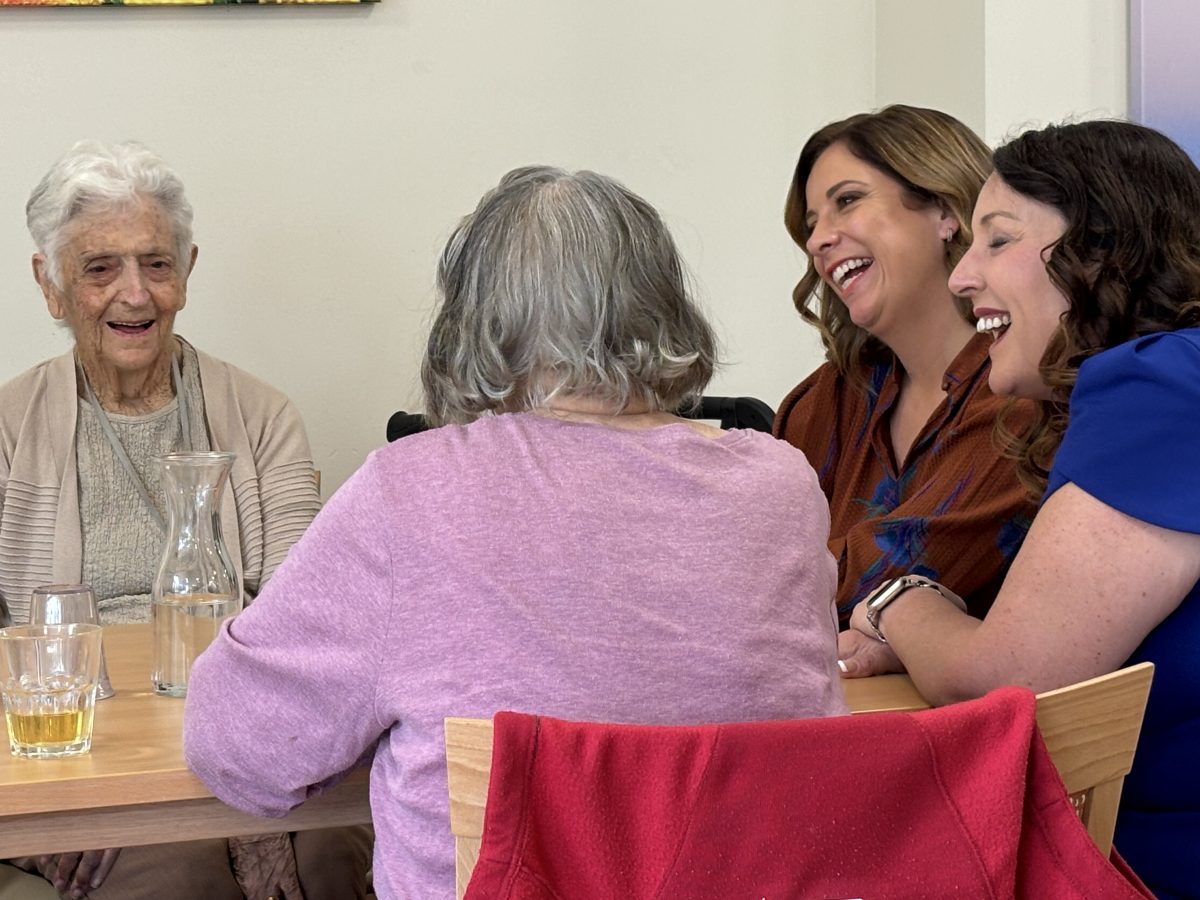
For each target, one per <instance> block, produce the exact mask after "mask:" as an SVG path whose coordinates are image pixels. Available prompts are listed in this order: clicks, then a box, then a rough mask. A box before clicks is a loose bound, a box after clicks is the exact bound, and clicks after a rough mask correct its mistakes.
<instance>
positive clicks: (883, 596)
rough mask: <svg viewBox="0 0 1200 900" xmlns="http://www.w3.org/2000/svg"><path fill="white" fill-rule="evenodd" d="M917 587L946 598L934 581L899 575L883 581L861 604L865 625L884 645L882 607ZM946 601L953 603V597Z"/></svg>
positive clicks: (957, 604)
mask: <svg viewBox="0 0 1200 900" xmlns="http://www.w3.org/2000/svg"><path fill="white" fill-rule="evenodd" d="M918 587H923V588H929V589H930V590H933V591H937V592H938V593H939V594H941V595H942V596H943V597H946V594H945V593H944V592H943V591H942V587H941V585H939V584H938V583H937V582H936V581H930V580H929V579H928V578H923V577H922V576H920V575H901V576H900V577H899V578H890V579H888V580H887V581H885V582H884V583H883V584H881V585H880V586H879V587H877V588H875V590H873V591H872V592H871V593H870V594H868V595H867V599H866V600H864V601H863V603H865V604H867V623H868V624H869V625H870V626H871V627H872V628H873V629H875V634H876V636H877V637H878V638H879V639H880V640H881V641H883V642H884V643H885V644H886V643H887V638H885V637H884V636H883V632H882V631H880V630H879V616H880V615H881V614H882V613H883V610H884V607H886V606H887V605H888V604H889V603H891V602H892V601H893V600H895V599H896V598H897V597H899V596H900V595H901V594H903V593H904V592H905V591H907V590H908V589H909V588H918ZM946 599H947V600H949V601H950V602H951V603H954V598H953V597H946ZM954 605H955V606H958V607H959V608H961V607H962V604H961V602H960V603H954Z"/></svg>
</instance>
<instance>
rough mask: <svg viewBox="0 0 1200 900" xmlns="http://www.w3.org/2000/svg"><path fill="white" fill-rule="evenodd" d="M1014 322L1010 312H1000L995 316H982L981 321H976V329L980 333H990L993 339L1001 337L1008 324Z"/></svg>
mask: <svg viewBox="0 0 1200 900" xmlns="http://www.w3.org/2000/svg"><path fill="white" fill-rule="evenodd" d="M1011 324H1012V316H1010V315H1009V314H1008V313H1000V314H999V315H995V316H980V317H979V321H978V322H976V323H975V330H976V331H978V332H979V333H980V334H990V335H991V336H992V340H995V339H996V338H998V337H1000V335H1002V334H1003V333H1004V332H1005V331H1007V330H1008V326H1009V325H1011Z"/></svg>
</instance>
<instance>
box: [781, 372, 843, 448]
mask: <svg viewBox="0 0 1200 900" xmlns="http://www.w3.org/2000/svg"><path fill="white" fill-rule="evenodd" d="M846 384H847V379H846V377H845V376H844V375H843V374H842V373H841V372H840V371H839V370H838V367H837V366H835V365H834V364H833V363H831V362H827V363H822V364H821V365H820V366H818V367H817V368H816V369H815V370H814V371H813V372H812V374H810V375H809V376H808V377H807V378H805V379H804V380H803V381H802V382H800V383H799V384H798V385H796V386H795V387H794V388H792V389H791V390H790V391H789V392H788V395H787V396H786V397H784V398H783V402H782V403H780V404H779V411H778V412H777V413H776V414H775V428H774V431H775V435H776V436H777V437H781V438H783V439H784V440H787V441H789V442H791V443H794V441H793V438H794V437H796V432H797V430H807V429H808V428H809V427H811V426H812V425H813V424H814V423H813V419H814V417H816V416H820V417H822V418H826V417H828V416H832V415H834V414H835V409H836V406H837V403H838V400H839V399H840V398H841V396H842V395H843V394H844V393H845V391H846Z"/></svg>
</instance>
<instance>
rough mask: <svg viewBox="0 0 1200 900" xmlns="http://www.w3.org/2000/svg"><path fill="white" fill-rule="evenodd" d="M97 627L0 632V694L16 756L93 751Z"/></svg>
mask: <svg viewBox="0 0 1200 900" xmlns="http://www.w3.org/2000/svg"><path fill="white" fill-rule="evenodd" d="M100 635H101V628H100V626H99V625H86V624H83V625H81V624H71V625H13V626H10V627H8V628H0V695H2V698H3V703H4V720H5V724H6V725H7V726H8V742H9V747H10V749H11V750H12V753H13V755H14V756H24V757H28V758H30V759H54V758H56V757H60V756H77V755H79V754H81V753H87V752H88V751H89V750H90V749H91V748H92V721H93V716H94V713H95V708H96V687H97V685H98V684H99V681H100V652H101V644H100Z"/></svg>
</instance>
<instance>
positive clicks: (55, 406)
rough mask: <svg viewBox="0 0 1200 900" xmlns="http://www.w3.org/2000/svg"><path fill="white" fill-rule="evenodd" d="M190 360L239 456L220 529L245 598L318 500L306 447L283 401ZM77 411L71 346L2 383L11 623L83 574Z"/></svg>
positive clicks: (5, 570)
mask: <svg viewBox="0 0 1200 900" xmlns="http://www.w3.org/2000/svg"><path fill="white" fill-rule="evenodd" d="M196 358H197V361H198V363H199V371H200V383H201V388H202V391H203V395H204V417H205V423H206V425H207V428H208V434H209V437H210V441H211V444H212V449H214V450H232V451H233V452H234V453H236V454H237V460H236V462H235V463H234V466H233V474H232V476H231V479H230V482H231V485H232V488H233V490H232V491H226V493H225V496H224V499H223V502H222V508H221V528H222V531H223V532H224V535H225V541H226V543H227V544H228V546H229V551H230V554H231V555H232V556H233V561H234V565H235V566H236V567H237V569H238V571H239V573H240V574H241V576H242V584H243V586H244V588H245V590H246V593H247V594H248V595H249V596H250V597H253V596H254V595H255V594H257V593H258V591H259V589H260V588H261V587H262V585H263V584H264V583H265V582H266V580H267V578H269V577H270V575H271V573H272V572H274V571H275V568H276V567H277V566H278V565H279V563H280V562H282V561H283V558H284V556H286V555H287V551H288V549H289V548H290V547H291V546H292V544H294V543H295V542H296V541H297V540H298V539H299V537H300V535H301V534H303V533H304V530H305V528H307V527H308V524H309V522H311V521H312V519H313V517H314V516H315V515H316V514H317V511H318V509H319V507H320V498H319V495H318V492H317V485H316V476H315V473H314V469H313V461H312V451H311V450H310V449H309V444H308V437H307V435H306V434H305V431H304V423H303V422H302V421H301V419H300V414H299V413H298V412H297V410H296V408H295V406H294V405H293V404H292V403H291V401H290V400H288V398H287V397H286V396H284V395H283V394H282V393H280V392H279V391H277V390H275V389H274V388H273V387H271V386H270V385H268V384H265V383H264V382H262V381H259V380H258V379H257V378H254V377H253V376H252V375H249V374H247V373H246V372H243V371H242V370H241V369H238V368H236V367H235V366H231V365H229V364H228V363H225V362H221V361H220V360H218V359H214V358H213V357H211V356H208V355H207V354H205V353H202V352H200V351H199V350H197V351H196ZM78 416H79V394H78V388H77V383H76V378H75V361H74V353H73V352H69V353H66V354H64V355H62V356H59V357H56V358H54V359H51V360H47V361H45V362H42V363H39V364H38V365H36V366H34V367H33V368H32V369H29V370H28V371H26V372H24V373H22V374H21V375H18V376H17V377H16V378H14V379H12V380H11V381H9V382H8V383H7V384H5V385H3V386H0V606H3V605H5V604H7V606H8V608H9V611H10V612H11V614H12V617H13V620H14V621H16V622H23V621H26V620H27V618H28V614H29V594H30V591H32V590H33V588H35V587H37V586H38V585H41V584H50V583H58V582H78V581H80V580H81V577H82V555H83V541H82V534H81V527H80V509H79V483H78V469H77V461H76V455H75V432H76V428H77V425H78Z"/></svg>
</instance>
